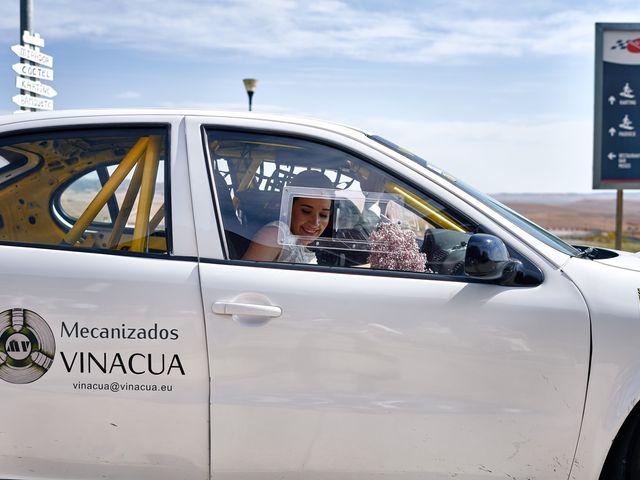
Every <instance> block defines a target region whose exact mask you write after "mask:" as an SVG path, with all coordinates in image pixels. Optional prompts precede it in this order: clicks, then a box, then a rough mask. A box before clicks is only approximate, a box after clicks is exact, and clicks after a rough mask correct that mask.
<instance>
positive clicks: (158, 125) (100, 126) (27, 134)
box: [0, 117, 192, 261]
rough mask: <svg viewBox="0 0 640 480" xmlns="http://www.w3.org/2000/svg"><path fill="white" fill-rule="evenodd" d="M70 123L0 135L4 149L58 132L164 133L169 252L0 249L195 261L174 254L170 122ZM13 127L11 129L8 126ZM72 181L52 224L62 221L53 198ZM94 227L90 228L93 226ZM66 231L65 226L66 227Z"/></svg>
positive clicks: (23, 244) (25, 244)
mask: <svg viewBox="0 0 640 480" xmlns="http://www.w3.org/2000/svg"><path fill="white" fill-rule="evenodd" d="M70 120H71V121H70V123H69V124H67V125H43V126H33V127H31V126H28V127H23V128H16V129H15V130H12V129H11V128H9V129H7V130H4V131H2V132H1V133H0V144H2V145H11V144H14V143H20V141H21V139H22V138H24V140H22V141H23V142H26V141H30V140H29V139H30V138H32V137H33V136H36V135H43V136H46V135H47V134H55V133H56V132H64V133H70V132H78V134H79V135H80V132H82V134H86V135H87V136H90V135H91V133H90V132H92V131H96V132H105V131H112V132H114V131H123V132H125V131H135V130H141V131H149V130H153V129H158V130H162V135H164V137H165V140H164V142H165V145H164V147H165V152H166V155H165V159H164V164H165V165H164V190H163V196H164V203H165V231H166V247H167V248H166V252H163V253H149V252H132V251H128V250H111V249H106V248H105V249H102V248H79V247H76V246H73V245H64V244H61V243H59V244H57V245H54V244H45V243H36V242H17V241H12V240H1V239H0V246H10V247H25V248H39V249H45V250H64V251H73V252H80V253H90V254H101V255H117V256H129V257H137V258H152V259H158V260H159V259H167V260H169V259H172V260H181V261H182V260H192V258H191V257H184V256H181V255H180V256H179V255H175V254H174V253H173V252H174V239H173V226H172V223H173V222H172V208H171V203H172V201H171V200H172V198H171V192H172V190H173V189H172V186H171V161H172V145H173V142H174V138H173V137H174V135H175V134H176V133H179V132H174V130H175V129H174V125H173V124H172V122H171V121H166V120H165V121H163V120H153V121H149V122H140V121H121V120H119V119H118V120H114V121H113V122H109V117H105V120H106V121H105V122H104V123H103V122H98V123H93V122H88V123H83V122H78V123H75V121H77V120H78V119H77V118H73V119H70ZM9 127H10V126H9ZM7 139H11V140H10V141H11V143H6V141H7ZM43 165H44V160H43V159H40V161H39V163H38V166H37V168H38V169H40V168H42V167H43ZM32 170H33V169H29V171H27V172H23V173H21V174H20V175H19V176H16V177H15V179H11V181H10V182H9V184H10V183H14V182H15V181H17V180H19V179H21V178H23V177H24V176H26V175H28V174H30V173H32ZM90 171H95V166H93V165H92V168H87V169H85V170H83V171H82V173H81V174H80V175H79V176H77V177H75V178H74V179H73V180H77V179H78V178H80V177H82V176H83V175H86V174H87V173H88V172H90ZM73 180H68V181H67V182H64V183H63V184H61V185H59V186H58V187H57V188H56V189H55V190H54V191H53V194H52V197H51V200H50V201H49V203H48V205H47V208H48V210H49V215H51V217H52V219H53V221H55V222H58V223H59V219H57V214H55V213H54V212H52V211H51V209H52V208H53V201H54V199H53V197H54V194H56V193H57V192H59V191H61V188H62V186H63V185H67V186H68V184H69V183H70V182H72V181H73ZM90 225H91V224H90ZM65 227H66V226H65Z"/></svg>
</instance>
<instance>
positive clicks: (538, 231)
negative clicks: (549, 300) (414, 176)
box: [368, 135, 580, 256]
mask: <svg viewBox="0 0 640 480" xmlns="http://www.w3.org/2000/svg"><path fill="white" fill-rule="evenodd" d="M368 137H369V138H370V139H372V140H374V141H376V142H378V143H380V144H382V145H384V146H385V147H387V148H390V149H391V150H393V151H394V152H396V153H399V154H400V155H402V156H404V157H406V158H408V159H409V160H411V161H412V162H415V163H417V164H418V165H420V166H422V167H426V168H428V169H429V170H431V171H432V172H434V173H436V174H438V175H439V176H440V177H442V178H444V179H445V180H447V181H448V182H450V183H453V184H454V185H456V186H457V187H458V188H460V189H462V190H464V191H465V192H466V193H468V194H469V195H471V196H472V197H474V198H475V199H476V200H478V201H480V202H482V203H483V204H484V205H486V206H487V207H489V208H491V209H492V210H494V211H496V212H498V213H499V214H500V215H502V216H503V217H505V218H507V219H508V220H509V221H511V222H512V223H514V224H516V225H517V226H518V227H520V228H521V229H523V230H524V231H526V232H527V233H529V234H530V235H533V236H534V237H535V238H537V239H538V240H540V241H542V242H544V243H545V244H547V245H549V246H550V247H553V248H555V249H556V250H559V251H561V252H562V253H565V254H567V255H571V256H576V255H579V254H580V251H579V250H578V249H576V248H574V247H572V246H571V245H569V244H568V243H566V242H564V241H562V240H561V239H559V238H558V237H556V236H555V235H552V234H551V233H549V232H548V231H546V230H545V229H544V228H542V227H540V226H539V225H536V224H535V223H533V222H532V221H531V220H529V219H527V218H525V217H523V216H522V215H520V214H519V213H517V212H515V211H513V210H512V209H510V208H509V207H507V206H506V205H503V204H502V203H500V202H498V201H497V200H495V199H493V198H491V197H490V196H489V195H487V194H485V193H482V192H480V191H478V190H476V189H475V188H473V187H472V186H470V185H467V184H466V183H464V182H462V181H460V180H458V179H457V178H455V177H454V176H452V175H450V174H448V173H446V172H445V171H444V170H442V169H440V168H438V167H436V166H435V165H433V164H432V163H431V162H427V161H426V160H424V159H423V158H421V157H419V156H418V155H415V154H414V153H411V152H409V151H408V150H406V149H404V148H402V147H399V146H398V145H396V144H395V143H393V142H390V141H389V140H386V139H384V138H382V137H380V136H378V135H369V136H368Z"/></svg>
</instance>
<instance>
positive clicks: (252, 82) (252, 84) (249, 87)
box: [242, 78, 258, 111]
mask: <svg viewBox="0 0 640 480" xmlns="http://www.w3.org/2000/svg"><path fill="white" fill-rule="evenodd" d="M242 82H243V83H244V89H245V90H246V91H247V95H248V96H249V111H251V100H252V99H253V92H255V91H256V86H257V85H258V80H256V79H255V78H244V79H243V80H242Z"/></svg>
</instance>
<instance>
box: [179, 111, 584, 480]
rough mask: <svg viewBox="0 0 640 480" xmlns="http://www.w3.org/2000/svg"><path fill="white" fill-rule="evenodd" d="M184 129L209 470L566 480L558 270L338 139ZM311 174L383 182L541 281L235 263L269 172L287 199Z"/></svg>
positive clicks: (566, 315) (569, 326)
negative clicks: (495, 242) (478, 234)
mask: <svg viewBox="0 0 640 480" xmlns="http://www.w3.org/2000/svg"><path fill="white" fill-rule="evenodd" d="M202 124H204V125H205V127H204V128H203V126H202ZM234 127H235V128H234ZM249 127H250V128H249ZM187 131H188V146H189V161H190V169H191V173H192V177H191V178H192V190H193V198H194V212H195V214H196V225H197V228H198V231H197V235H198V244H199V251H200V257H201V264H200V276H201V282H202V297H203V301H204V309H205V320H206V325H207V340H208V347H209V359H210V364H211V380H212V383H211V417H212V452H211V454H212V470H213V475H214V477H215V478H217V479H227V478H305V479H310V478H338V477H339V478H363V479H364V478H367V479H369V478H375V477H377V476H380V477H384V478H402V479H406V478H451V477H457V478H533V477H539V478H567V476H568V474H569V472H570V469H571V466H572V461H573V454H574V451H575V448H576V443H577V438H578V432H579V427H580V420H581V414H582V408H583V402H584V396H585V391H586V382H587V372H588V362H589V318H588V312H587V309H586V307H585V304H584V301H583V299H582V297H581V295H580V293H579V292H578V290H577V289H576V287H575V286H574V285H573V284H572V283H571V282H570V281H569V280H568V279H567V278H566V277H564V275H563V274H562V273H561V272H560V271H559V270H557V269H556V268H554V267H553V266H552V265H550V264H549V263H548V262H547V261H546V260H545V259H544V258H542V257H540V256H538V255H537V254H536V253H535V252H534V251H533V250H531V249H530V248H528V247H527V246H526V245H523V244H521V243H519V242H518V241H517V239H516V238H515V237H513V236H511V235H510V234H509V232H507V231H504V230H502V229H500V228H499V227H498V226H497V225H494V224H493V223H492V222H491V221H490V220H489V219H487V218H484V217H482V216H481V215H480V214H479V213H478V212H476V211H474V210H473V209H471V208H470V207H468V206H466V205H464V204H463V203H462V202H461V201H460V200H459V199H457V198H456V197H455V196H453V195H452V194H451V193H450V192H447V191H445V190H443V189H442V188H440V187H438V186H437V185H435V184H431V183H429V182H427V181H426V180H425V179H424V178H421V177H420V176H419V175H417V174H416V173H414V172H412V171H410V170H409V169H408V168H406V167H403V166H402V165H394V164H393V163H392V162H391V160H390V159H385V158H384V157H382V156H381V155H380V154H379V153H377V152H375V151H373V150H372V149H370V148H368V147H366V146H365V145H363V144H359V143H358V142H355V141H352V140H348V139H345V138H343V137H341V136H339V135H337V134H332V133H330V132H327V131H323V132H319V131H317V130H314V129H311V128H304V127H292V126H286V127H284V126H282V125H279V124H277V123H275V122H274V123H268V122H263V123H261V122H256V121H254V122H252V123H251V124H250V125H249V126H248V127H245V128H240V126H237V125H236V126H234V125H233V122H232V121H226V122H225V121H220V120H217V119H211V120H210V121H209V122H207V121H206V120H200V119H191V120H189V121H188V123H187ZM203 145H204V147H205V148H204V149H203ZM308 168H312V169H316V170H318V171H320V172H322V173H323V174H325V175H326V176H327V177H328V178H330V179H331V180H332V181H333V182H334V184H335V185H336V189H337V191H340V192H342V193H340V195H343V194H344V192H347V193H348V195H347V197H350V196H352V195H353V193H349V192H353V191H356V192H358V191H359V189H362V188H363V186H364V185H365V184H366V183H367V182H368V180H367V179H371V178H372V177H373V176H376V175H378V176H381V177H383V179H384V181H383V182H382V184H384V190H385V192H387V191H392V190H394V191H395V192H404V193H403V195H404V197H403V198H404V201H405V202H406V203H405V206H404V207H403V206H400V207H398V208H399V209H400V210H399V211H400V212H402V211H403V208H404V209H405V210H407V211H409V210H411V211H413V212H417V213H418V214H420V213H421V212H422V213H423V214H424V215H423V216H420V215H417V216H418V217H419V218H417V219H416V221H415V222H414V224H415V225H417V227H416V228H418V229H424V228H425V225H430V222H433V223H434V224H435V225H432V227H434V228H435V230H438V231H441V230H442V227H443V226H446V225H450V227H451V228H452V231H454V234H455V233H456V229H458V230H459V231H460V232H465V231H466V230H467V229H469V228H472V227H470V226H467V224H465V220H464V219H465V218H466V219H467V220H469V225H473V224H475V226H476V227H473V228H479V226H480V225H482V226H483V228H484V229H485V230H490V231H493V232H494V233H496V234H499V235H500V236H501V237H503V239H504V240H505V242H506V243H508V244H509V245H510V248H511V249H512V250H517V251H518V252H519V254H521V255H522V256H521V258H522V259H523V261H525V262H529V263H530V264H531V265H532V266H533V268H538V269H539V271H540V272H541V273H542V274H543V276H544V280H543V281H542V282H541V283H539V284H537V285H535V286H512V287H505V286H500V285H497V284H495V283H491V282H481V281H474V280H473V279H469V278H468V277H467V276H465V275H464V273H460V272H459V270H456V268H450V269H448V270H445V266H446V265H447V262H441V264H439V265H436V264H435V263H434V264H432V268H433V270H432V271H426V272H423V273H415V272H410V271H399V270H401V268H399V269H396V270H389V269H382V268H374V267H373V257H369V260H368V263H365V264H364V265H355V263H358V262H356V261H354V262H351V263H354V264H353V265H351V266H349V265H348V263H349V262H345V261H344V259H345V258H349V257H350V255H351V254H350V253H347V254H345V253H344V251H343V253H340V255H337V256H338V257H340V258H342V260H341V264H332V265H329V266H327V265H325V264H320V263H321V262H320V256H319V255H316V256H317V257H318V261H317V263H312V264H295V263H291V262H289V263H282V262H276V261H255V260H254V261H248V260H242V259H241V255H240V254H238V253H237V251H238V249H241V250H244V249H243V248H241V246H240V244H239V243H238V241H237V239H238V232H239V231H240V230H243V231H245V232H246V231H247V230H251V231H252V232H253V234H255V230H256V228H255V227H256V226H255V225H251V222H252V221H254V222H258V220H255V219H259V221H260V222H264V221H265V220H266V218H264V216H265V212H268V211H275V210H277V208H276V209H275V210H274V209H273V208H272V206H271V205H270V202H272V201H274V198H273V195H270V194H271V193H273V191H270V190H269V189H270V188H271V187H269V186H270V185H275V184H277V182H279V181H282V182H281V183H283V185H285V186H283V187H282V188H280V187H274V189H273V190H274V191H275V192H279V193H278V195H281V197H280V198H282V202H285V200H284V199H285V191H286V190H287V187H286V183H287V182H288V180H287V179H291V178H295V176H296V175H297V172H299V171H301V170H304V169H308ZM362 172H365V174H364V176H362V177H361V178H358V176H359V175H361V174H362ZM234 175H235V176H237V178H234ZM282 179H284V180H282ZM220 185H223V186H224V187H225V188H220ZM340 189H342V190H340ZM229 195H230V198H229ZM252 197H253V200H251V198H252ZM212 198H213V199H214V200H212ZM332 198H334V200H333V201H334V202H336V201H337V200H336V198H338V197H337V196H336V197H332ZM341 198H342V197H341ZM362 198H363V199H365V200H364V201H363V204H364V208H366V203H367V200H368V199H369V198H370V197H369V196H368V194H364V195H363V196H362ZM252 209H254V210H255V209H259V211H258V212H255V211H252ZM280 211H283V210H282V209H280ZM387 212H388V210H387ZM361 213H364V211H363V212H361ZM387 216H389V215H387ZM400 217H402V218H400ZM400 217H398V216H397V214H396V217H395V218H396V220H394V221H396V222H397V223H400V222H401V221H402V222H404V223H406V224H409V223H411V222H408V221H407V218H409V217H410V215H409V216H405V217H403V216H402V214H401V215H400ZM279 218H280V221H283V217H282V216H281V217H279ZM390 218H392V217H391V216H390ZM398 218H400V219H398ZM216 219H217V220H216ZM252 219H254V220H252ZM392 219H393V218H392ZM216 221H217V222H219V223H218V228H219V229H220V230H219V231H216V226H215V225H216V224H215V222H216ZM390 223H393V222H390ZM292 232H293V227H292ZM420 232H421V233H423V232H422V230H420ZM457 233H459V232H457ZM452 235H453V234H452ZM251 238H255V237H251ZM249 239H250V238H249ZM245 240H246V239H245ZM353 243H354V244H355V243H357V242H353ZM280 247H282V248H284V246H283V245H282V244H281V245H280ZM343 247H344V242H343ZM453 250H455V249H452V251H453ZM333 251H334V252H336V251H339V250H337V247H335V248H334V250H333ZM384 253H385V254H387V253H389V254H390V252H389V250H385V251H384ZM414 254H415V255H420V254H419V253H416V252H413V253H411V255H414ZM455 255H457V253H456V254H455ZM455 255H454V256H455ZM334 256H336V255H334ZM389 258H391V257H389ZM458 258H459V257H458ZM428 260H430V259H429V258H428ZM360 263H362V261H360ZM423 266H424V260H423Z"/></svg>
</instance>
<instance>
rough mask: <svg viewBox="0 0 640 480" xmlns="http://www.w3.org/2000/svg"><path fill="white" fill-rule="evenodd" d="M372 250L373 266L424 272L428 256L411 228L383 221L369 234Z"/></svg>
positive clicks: (371, 261)
mask: <svg viewBox="0 0 640 480" xmlns="http://www.w3.org/2000/svg"><path fill="white" fill-rule="evenodd" d="M369 241H370V243H371V246H372V252H371V255H370V256H369V264H370V265H371V268H377V269H381V270H400V271H403V272H424V271H425V270H426V268H425V264H426V261H427V256H426V255H425V254H424V253H420V250H418V245H417V244H416V240H415V238H414V235H413V233H412V232H411V231H410V230H402V229H401V228H400V226H399V225H396V224H395V223H381V224H379V225H378V226H377V227H376V229H375V230H374V231H373V232H372V233H371V235H370V236H369Z"/></svg>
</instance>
